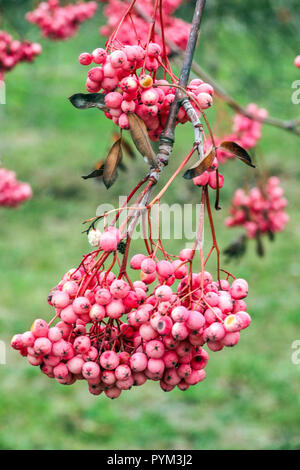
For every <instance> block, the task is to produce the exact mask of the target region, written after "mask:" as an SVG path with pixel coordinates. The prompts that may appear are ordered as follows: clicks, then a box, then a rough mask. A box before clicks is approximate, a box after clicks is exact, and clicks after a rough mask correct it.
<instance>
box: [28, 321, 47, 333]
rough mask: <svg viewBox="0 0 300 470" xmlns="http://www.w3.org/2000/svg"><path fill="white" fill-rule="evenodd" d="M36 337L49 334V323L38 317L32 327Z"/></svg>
mask: <svg viewBox="0 0 300 470" xmlns="http://www.w3.org/2000/svg"><path fill="white" fill-rule="evenodd" d="M30 330H31V331H32V333H33V334H34V336H35V337H41V336H45V337H47V336H48V331H49V328H48V324H47V322H45V320H41V319H37V320H35V321H34V322H33V324H32V327H31V329H30Z"/></svg>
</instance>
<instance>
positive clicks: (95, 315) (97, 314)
mask: <svg viewBox="0 0 300 470" xmlns="http://www.w3.org/2000/svg"><path fill="white" fill-rule="evenodd" d="M89 315H90V319H91V320H92V321H101V320H103V318H105V316H106V312H105V308H104V307H103V305H99V304H94V305H93V306H92V308H91V310H90V313H89Z"/></svg>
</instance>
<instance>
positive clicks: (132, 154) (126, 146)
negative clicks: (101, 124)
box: [113, 133, 136, 159]
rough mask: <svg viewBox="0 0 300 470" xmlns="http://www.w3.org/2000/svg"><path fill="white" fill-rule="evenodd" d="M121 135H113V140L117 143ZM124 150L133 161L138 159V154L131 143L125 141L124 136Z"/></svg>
mask: <svg viewBox="0 0 300 470" xmlns="http://www.w3.org/2000/svg"><path fill="white" fill-rule="evenodd" d="M119 137H120V136H119V134H117V133H114V134H113V140H114V141H116V140H118V139H119ZM122 148H123V150H124V152H126V153H127V155H128V156H129V157H130V158H132V159H135V158H136V154H135V152H134V150H133V148H132V146H131V145H130V143H129V142H128V141H127V140H125V139H124V136H122Z"/></svg>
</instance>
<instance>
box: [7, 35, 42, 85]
mask: <svg viewBox="0 0 300 470" xmlns="http://www.w3.org/2000/svg"><path fill="white" fill-rule="evenodd" d="M41 52H42V46H41V45H40V44H38V43H31V42H29V41H22V42H21V41H18V40H15V39H13V38H12V36H11V35H10V34H9V33H7V32H6V31H0V80H2V79H3V78H4V74H5V73H6V72H8V71H10V70H12V69H13V68H14V67H15V66H16V65H17V64H18V63H19V62H32V61H33V60H34V58H35V56H37V55H39V54H41Z"/></svg>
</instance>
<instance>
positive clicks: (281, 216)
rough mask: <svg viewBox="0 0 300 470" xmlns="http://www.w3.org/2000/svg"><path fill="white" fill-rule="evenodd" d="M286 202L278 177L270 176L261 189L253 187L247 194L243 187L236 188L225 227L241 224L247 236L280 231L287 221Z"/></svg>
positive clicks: (252, 236) (251, 236)
mask: <svg viewBox="0 0 300 470" xmlns="http://www.w3.org/2000/svg"><path fill="white" fill-rule="evenodd" d="M287 204H288V202H287V199H286V198H285V197H283V189H282V188H281V187H280V181H279V179H278V178H277V177H275V176H272V177H271V178H269V179H268V181H267V184H266V186H265V188H264V189H263V190H261V189H260V188H258V187H255V188H252V189H251V190H250V191H249V193H248V194H247V193H246V192H245V191H244V190H243V189H238V190H236V192H235V194H234V198H233V201H232V207H231V208H230V214H231V215H230V217H228V218H227V219H226V222H225V223H226V225H227V227H234V226H243V227H244V228H245V230H246V233H247V236H248V237H249V238H254V237H255V236H256V235H257V234H258V233H267V232H269V233H275V232H280V231H282V230H283V229H284V228H285V226H286V224H287V222H288V221H289V216H288V215H287V214H286V212H285V208H286V206H287Z"/></svg>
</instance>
